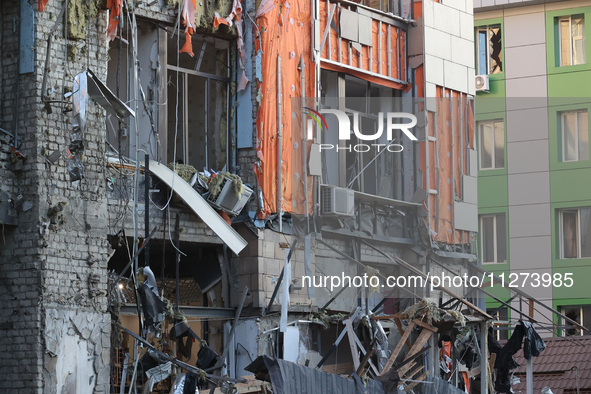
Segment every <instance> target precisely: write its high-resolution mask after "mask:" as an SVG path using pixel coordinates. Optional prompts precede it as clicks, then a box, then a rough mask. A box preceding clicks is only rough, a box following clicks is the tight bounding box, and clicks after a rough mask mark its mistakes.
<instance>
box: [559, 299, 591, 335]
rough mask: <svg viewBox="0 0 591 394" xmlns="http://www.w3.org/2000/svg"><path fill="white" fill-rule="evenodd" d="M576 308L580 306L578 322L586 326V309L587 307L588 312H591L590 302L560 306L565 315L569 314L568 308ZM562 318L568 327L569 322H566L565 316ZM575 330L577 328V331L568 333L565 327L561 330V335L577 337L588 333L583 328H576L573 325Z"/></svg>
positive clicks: (564, 324) (564, 325)
mask: <svg viewBox="0 0 591 394" xmlns="http://www.w3.org/2000/svg"><path fill="white" fill-rule="evenodd" d="M574 308H578V309H579V319H578V320H579V321H578V323H579V324H581V325H582V326H585V312H584V311H585V309H587V312H590V311H591V310H590V309H591V305H590V304H574V305H562V306H561V307H560V313H562V314H563V315H564V316H567V313H568V312H567V310H568V309H574ZM561 320H562V326H563V327H566V326H567V325H568V323H567V322H566V320H565V319H564V318H561ZM573 320H575V321H576V320H577V319H573ZM572 329H573V330H576V331H577V332H576V333H575V334H572V335H569V334H567V328H563V329H562V330H560V331H561V336H562V337H576V336H583V335H586V334H585V332H584V331H583V330H581V329H578V328H575V327H574V326H573V328H572Z"/></svg>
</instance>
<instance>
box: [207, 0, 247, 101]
mask: <svg viewBox="0 0 591 394" xmlns="http://www.w3.org/2000/svg"><path fill="white" fill-rule="evenodd" d="M234 24H235V25H236V34H238V39H237V40H236V46H237V47H238V53H239V55H240V56H239V60H240V62H239V63H240V69H241V70H242V71H241V73H240V78H239V79H238V88H237V90H238V91H239V92H240V91H241V90H244V89H246V86H248V84H249V83H250V81H249V80H248V77H247V76H246V68H245V64H246V52H245V49H244V38H243V32H242V3H241V2H240V0H234V3H233V5H232V11H231V12H230V15H228V16H227V17H226V18H222V17H221V16H220V14H218V13H217V12H216V13H215V17H214V18H213V27H214V28H216V27H218V26H219V25H226V26H230V27H232V26H233V25H234Z"/></svg>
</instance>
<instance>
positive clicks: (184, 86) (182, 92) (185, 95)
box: [164, 33, 232, 171]
mask: <svg viewBox="0 0 591 394" xmlns="http://www.w3.org/2000/svg"><path fill="white" fill-rule="evenodd" d="M175 38H176V36H175V35H174V34H172V35H170V33H169V34H167V36H166V40H167V41H166V45H167V51H168V52H170V49H171V47H172V50H173V51H172V53H174V54H176V55H175V56H172V58H173V59H172V60H173V62H171V61H170V60H171V59H170V58H165V59H164V62H165V70H166V80H167V81H168V80H169V77H170V75H178V82H179V88H178V89H179V94H178V95H177V96H176V97H174V98H171V97H169V95H168V92H166V93H165V95H166V96H165V97H166V107H165V108H166V111H169V109H170V110H172V107H169V106H170V105H176V103H177V100H178V101H179V102H178V111H179V112H180V114H179V116H178V121H176V122H175V123H176V125H175V127H177V128H178V131H177V132H178V133H179V134H180V138H179V136H177V139H180V142H179V141H175V139H174V136H175V130H174V129H171V128H170V125H169V123H170V120H169V119H168V113H167V118H166V121H167V125H166V139H167V143H166V146H167V152H166V155H167V160H168V161H169V162H170V161H173V160H174V161H178V160H182V161H183V163H185V164H191V165H194V166H195V167H196V168H198V167H201V166H198V165H196V163H194V162H192V161H191V160H190V156H191V153H190V152H191V149H190V148H191V143H192V142H194V141H192V140H194V139H195V138H197V137H196V136H197V135H198V134H199V132H196V131H195V130H194V129H191V128H190V125H189V122H190V121H189V119H188V116H189V115H188V114H189V113H190V111H191V108H190V104H189V101H190V97H189V96H190V95H189V91H190V88H189V78H192V79H193V81H195V80H196V78H199V80H198V81H199V82H203V84H204V85H203V89H202V90H200V91H195V90H193V91H191V98H194V97H196V95H197V94H201V95H202V96H203V98H204V100H203V101H204V103H205V107H204V108H203V116H204V119H203V120H204V131H203V136H204V139H205V146H204V149H205V151H204V152H203V157H204V162H205V164H204V168H207V169H210V168H213V169H215V170H219V171H221V170H222V169H223V168H226V169H229V168H230V167H231V165H232V156H231V149H232V147H231V144H232V143H231V142H230V141H232V138H231V137H232V136H231V128H232V125H231V122H230V112H231V103H232V97H231V83H232V78H231V50H230V48H231V45H232V41H231V40H228V39H223V38H218V37H211V36H209V35H204V34H198V35H195V36H194V37H193V39H192V44H193V51H194V52H195V54H196V55H197V56H195V57H193V58H192V59H191V63H195V66H192V68H187V67H185V66H183V65H182V64H175V63H176V62H178V61H179V60H180V59H181V58H180V57H179V55H178V54H177V52H178V48H177V47H176V46H175V45H174V44H172V45H171V42H172V43H173V42H174V41H175ZM199 42H201V45H198V43H199ZM218 45H220V48H219V50H220V51H225V62H223V61H220V60H219V59H217V58H216V59H215V61H216V62H219V63H222V64H223V63H226V64H225V65H226V73H225V75H222V74H215V73H211V72H206V71H201V69H203V67H201V68H199V66H203V64H202V62H201V60H203V57H204V56H202V55H201V52H203V54H205V51H206V47H208V48H209V47H213V48H217V46H218ZM214 50H215V49H214ZM180 56H188V55H183V54H181V55H180ZM183 60H184V59H183ZM217 83H220V84H225V86H224V87H223V88H224V90H225V103H224V104H223V106H221V107H219V108H225V121H226V126H225V130H224V134H225V137H226V141H228V143H227V144H226V146H225V147H224V149H223V150H224V152H223V155H224V156H225V163H224V165H223V166H222V167H221V168H217V167H219V166H216V165H214V163H212V162H211V160H210V159H211V158H210V157H209V149H210V148H209V146H213V145H210V144H212V142H213V141H212V142H210V139H211V138H212V136H213V135H214V134H215V133H214V132H212V131H211V129H210V124H209V121H210V117H211V113H215V111H216V109H219V108H218V107H216V106H215V104H214V103H212V102H211V98H212V86H214V85H215V84H217ZM167 86H168V84H167ZM165 90H167V89H165ZM174 110H175V111H177V109H174ZM171 144H172V145H171ZM174 144H180V147H179V146H178V145H177V148H176V152H177V154H176V157H168V156H170V155H169V153H170V152H169V151H171V150H173V151H174V149H175V148H174ZM179 148H180V149H179ZM214 149H215V148H214ZM220 153H221V150H220ZM199 169H200V170H201V168H199Z"/></svg>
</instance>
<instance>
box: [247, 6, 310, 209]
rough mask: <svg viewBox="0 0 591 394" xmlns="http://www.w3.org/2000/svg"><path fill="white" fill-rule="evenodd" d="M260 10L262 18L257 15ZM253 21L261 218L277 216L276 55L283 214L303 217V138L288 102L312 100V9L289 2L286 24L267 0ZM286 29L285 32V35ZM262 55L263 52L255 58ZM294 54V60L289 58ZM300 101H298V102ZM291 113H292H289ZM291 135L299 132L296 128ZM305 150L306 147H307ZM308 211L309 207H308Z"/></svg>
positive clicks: (297, 115)
mask: <svg viewBox="0 0 591 394" xmlns="http://www.w3.org/2000/svg"><path fill="white" fill-rule="evenodd" d="M261 7H264V12H261ZM259 13H261V16H260V17H259V18H258V19H257V21H258V27H259V31H260V32H261V38H260V40H257V41H256V50H257V53H261V70H262V75H265V76H268V77H266V78H265V79H264V81H259V85H258V91H259V95H258V96H259V97H260V107H259V111H258V114H257V157H258V162H257V164H256V165H255V173H256V175H257V181H258V184H259V185H260V188H261V190H262V194H263V204H262V205H263V206H264V208H263V209H262V211H263V212H262V214H263V215H268V214H270V213H273V212H277V177H278V172H279V171H278V166H279V163H278V162H277V161H278V160H277V136H278V124H277V111H278V108H277V78H276V75H277V55H279V56H281V91H282V93H283V97H282V106H281V119H282V126H283V127H282V147H281V150H282V162H281V189H282V190H281V195H282V197H283V198H282V202H281V208H282V210H283V212H291V213H299V214H301V213H303V211H304V200H305V193H304V189H303V187H304V186H303V182H302V168H303V166H302V154H301V153H302V151H301V148H302V146H301V145H302V144H301V143H298V141H302V139H301V135H300V136H297V135H292V133H293V131H292V124H300V125H301V116H302V113H301V111H300V110H299V107H298V108H297V110H292V101H294V100H292V98H299V97H302V96H304V97H313V96H314V88H315V85H314V84H315V82H314V81H315V75H314V65H313V63H312V61H311V53H312V48H311V45H312V39H311V29H310V26H311V5H310V2H306V1H301V0H300V1H292V2H291V4H290V8H289V18H287V10H286V8H285V6H284V0H267V2H266V3H263V4H261V6H260V7H259ZM286 24H289V29H286V26H285V25H286ZM258 51H262V52H258ZM291 52H293V55H294V56H290V53H291ZM300 56H302V57H303V59H304V70H305V78H306V81H305V86H306V87H305V89H306V91H305V92H304V94H302V92H301V80H300V79H301V73H300V71H299V70H298V66H299V61H300ZM298 101H299V100H298ZM292 112H293V113H292ZM293 129H297V127H294V128H293ZM305 148H307V149H309V146H307V147H305ZM307 184H308V196H309V197H308V198H309V201H312V184H313V182H312V180H311V177H308V183H307ZM310 206H312V204H310Z"/></svg>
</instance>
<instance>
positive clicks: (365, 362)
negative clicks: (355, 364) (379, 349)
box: [356, 340, 376, 376]
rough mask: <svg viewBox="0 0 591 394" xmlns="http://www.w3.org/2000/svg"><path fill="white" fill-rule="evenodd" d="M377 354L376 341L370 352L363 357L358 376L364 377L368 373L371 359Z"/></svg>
mask: <svg viewBox="0 0 591 394" xmlns="http://www.w3.org/2000/svg"><path fill="white" fill-rule="evenodd" d="M375 352H376V342H375V340H374V342H373V343H372V344H371V349H369V352H367V353H365V356H364V357H363V360H362V361H361V364H360V365H359V368H357V371H356V373H357V375H358V376H363V375H365V374H366V373H367V369H368V365H369V364H368V362H369V358H370V357H371V356H373V355H374V353H375Z"/></svg>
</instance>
